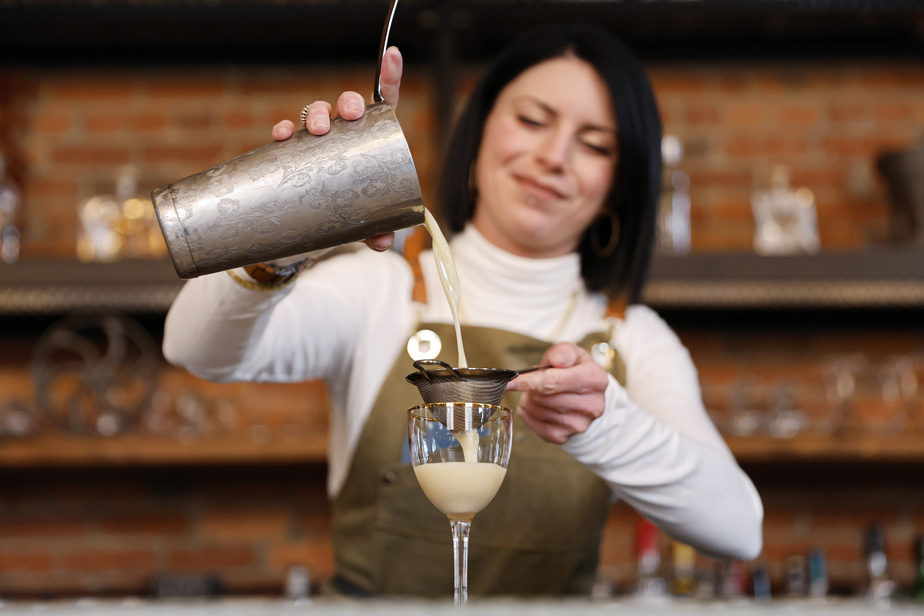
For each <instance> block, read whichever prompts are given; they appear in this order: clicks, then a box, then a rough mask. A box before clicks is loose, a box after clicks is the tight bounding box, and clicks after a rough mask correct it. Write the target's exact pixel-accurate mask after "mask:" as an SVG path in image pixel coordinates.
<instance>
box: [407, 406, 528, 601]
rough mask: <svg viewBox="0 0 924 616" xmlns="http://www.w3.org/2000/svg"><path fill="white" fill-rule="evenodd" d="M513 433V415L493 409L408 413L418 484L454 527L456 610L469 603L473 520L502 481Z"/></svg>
mask: <svg viewBox="0 0 924 616" xmlns="http://www.w3.org/2000/svg"><path fill="white" fill-rule="evenodd" d="M512 430H513V414H512V413H511V412H510V410H509V409H506V408H503V407H500V406H494V405H491V404H478V403H470V402H440V403H433V404H423V405H421V406H415V407H414V408H412V409H409V410H408V439H409V441H410V448H411V463H412V464H413V465H414V473H415V474H416V475H417V481H419V482H420V486H421V488H423V491H424V494H426V495H427V498H429V499H430V502H432V503H433V504H434V505H436V507H437V509H439V510H440V511H442V512H443V513H445V514H446V515H447V516H448V517H449V523H450V526H451V527H452V550H453V557H454V566H453V573H454V578H455V584H454V587H455V604H456V606H457V607H459V606H463V605H465V604H466V603H467V601H468V536H469V528H470V526H471V523H472V518H473V517H475V514H476V513H478V512H479V511H481V510H482V509H483V508H484V507H485V505H487V504H488V503H489V502H491V499H492V498H494V495H495V494H496V493H497V490H498V489H499V488H500V486H501V483H502V482H503V481H504V476H505V475H506V473H507V462H508V461H509V460H510V445H511V436H512Z"/></svg>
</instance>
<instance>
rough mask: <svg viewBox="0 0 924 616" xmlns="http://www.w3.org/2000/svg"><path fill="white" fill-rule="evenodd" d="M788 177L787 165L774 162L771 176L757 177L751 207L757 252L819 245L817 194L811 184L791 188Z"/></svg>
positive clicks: (808, 248) (792, 251)
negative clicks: (816, 209)
mask: <svg viewBox="0 0 924 616" xmlns="http://www.w3.org/2000/svg"><path fill="white" fill-rule="evenodd" d="M789 177H790V170H789V168H788V167H786V166H785V165H774V166H773V168H772V169H771V171H770V177H769V180H767V181H762V180H760V179H758V180H757V181H756V183H757V185H758V187H757V189H756V190H754V192H753V193H752V194H751V210H752V212H753V215H754V225H755V230H754V250H755V251H757V253H758V254H762V255H774V254H776V255H779V254H803V253H804V254H814V253H816V252H818V249H819V248H820V243H819V241H818V217H817V214H816V211H815V195H814V194H812V191H811V190H809V189H808V188H798V189H794V188H792V186H790V181H789Z"/></svg>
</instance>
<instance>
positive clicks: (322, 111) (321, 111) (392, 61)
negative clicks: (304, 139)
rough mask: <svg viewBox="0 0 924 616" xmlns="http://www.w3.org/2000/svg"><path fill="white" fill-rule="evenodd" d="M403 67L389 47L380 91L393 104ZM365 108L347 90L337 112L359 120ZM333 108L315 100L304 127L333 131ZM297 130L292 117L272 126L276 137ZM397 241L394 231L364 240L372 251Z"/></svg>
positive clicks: (283, 137)
mask: <svg viewBox="0 0 924 616" xmlns="http://www.w3.org/2000/svg"><path fill="white" fill-rule="evenodd" d="M403 70H404V61H403V59H402V58H401V52H400V51H398V48H397V47H389V48H388V49H386V50H385V55H384V57H383V58H382V75H381V83H382V86H381V92H382V98H384V99H385V102H387V103H388V104H389V105H391V106H392V107H397V106H398V91H399V90H400V89H401V74H402V72H403ZM365 110H366V103H365V101H364V100H363V97H362V95H361V94H359V93H357V92H352V91H347V92H344V93H343V94H341V95H340V98H339V99H337V114H336V115H339V116H340V117H342V118H343V119H344V120H358V119H359V118H361V117H362V116H363V113H364V112H365ZM331 111H332V107H331V104H330V103H328V102H327V101H315V102H313V103H311V104H310V105H309V106H308V114H307V115H306V117H305V128H307V129H308V131H309V132H311V133H312V134H314V135H324V134H326V133H327V131H329V130H330V120H331V117H332V114H331ZM294 133H295V124H294V123H293V122H292V121H291V120H283V121H281V122H279V123H278V124H276V126H274V127H273V139H275V140H276V141H284V140H286V139H288V138H289V137H291V136H292V135H293V134H294ZM394 241H395V234H394V233H383V234H382V235H376V236H375V237H371V238H369V239H367V240H364V243H365V244H366V245H367V246H369V248H371V249H373V250H377V251H379V252H382V251H384V250H388V249H389V248H390V247H391V245H392V243H393V242H394Z"/></svg>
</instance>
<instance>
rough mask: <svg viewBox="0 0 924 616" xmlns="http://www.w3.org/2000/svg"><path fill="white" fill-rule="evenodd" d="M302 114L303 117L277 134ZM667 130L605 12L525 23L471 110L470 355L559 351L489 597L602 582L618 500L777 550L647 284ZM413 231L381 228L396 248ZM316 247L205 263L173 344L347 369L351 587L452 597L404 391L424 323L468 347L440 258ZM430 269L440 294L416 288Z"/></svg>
mask: <svg viewBox="0 0 924 616" xmlns="http://www.w3.org/2000/svg"><path fill="white" fill-rule="evenodd" d="M401 71H402V66H401V57H400V54H399V53H398V51H397V50H396V49H394V48H392V49H389V50H388V52H387V53H386V56H385V59H384V63H383V95H384V96H385V99H386V100H388V101H389V102H390V103H391V104H392V105H395V104H396V103H397V98H398V92H399V86H400V78H401ZM363 107H364V103H363V100H362V97H361V96H360V95H358V94H356V93H354V92H347V93H344V94H343V95H341V97H340V99H339V100H338V103H337V112H338V113H339V114H340V115H341V116H343V117H344V118H346V119H356V118H358V117H360V116H361V115H362V113H363ZM331 111H332V108H331V106H330V105H329V104H327V103H323V102H317V103H312V104H311V105H309V106H307V107H306V109H305V111H304V113H303V118H304V120H303V121H304V123H305V125H306V127H307V128H308V129H309V130H310V131H312V132H314V133H316V134H324V133H325V132H326V131H327V130H328V128H329V125H330V114H331ZM293 130H294V126H293V125H292V123H291V122H287V121H284V122H281V123H280V124H277V125H276V126H275V127H274V129H273V134H274V137H276V138H277V139H285V138H288V137H289V136H290V135H291V134H292V131H293ZM660 136H661V135H660V121H659V119H658V114H657V109H656V105H655V101H654V97H653V94H652V92H651V88H650V85H649V83H648V80H647V78H646V77H645V74H644V72H643V70H642V69H641V67H640V64H639V63H638V61H637V60H636V59H635V58H634V57H633V56H632V55H631V53H630V52H629V51H628V50H627V49H625V48H624V46H623V45H622V44H621V43H619V42H618V41H616V40H615V39H613V38H612V37H611V36H610V35H608V34H607V33H605V32H603V31H600V30H597V29H594V28H588V27H553V28H547V29H543V30H539V31H535V32H532V33H530V34H529V35H527V36H526V37H524V38H521V39H520V40H518V41H517V42H516V43H515V44H514V45H513V46H512V47H511V49H510V50H508V51H507V52H506V53H504V54H503V55H502V56H501V57H500V58H499V59H498V60H497V61H496V62H495V64H494V65H493V66H492V67H491V68H490V69H489V70H488V72H487V73H486V75H485V77H484V78H483V79H482V81H481V82H480V85H479V86H478V87H477V88H476V90H475V92H474V94H473V96H472V98H471V100H470V101H469V103H468V105H467V107H466V109H465V110H464V112H463V113H462V115H461V117H460V120H459V122H458V124H457V127H456V130H455V132H454V135H453V137H452V140H451V142H450V144H449V148H448V152H449V153H450V154H449V155H448V157H447V160H446V167H445V171H444V173H443V177H442V184H441V198H442V206H443V211H444V212H445V221H447V222H448V225H449V229H451V231H453V232H456V235H455V236H454V237H453V240H452V243H451V246H452V251H453V257H454V259H455V264H456V268H457V270H458V276H459V280H460V284H461V289H462V291H461V293H462V308H461V313H462V315H461V316H462V321H463V341H464V342H465V349H466V354H467V355H468V357H469V364H470V365H477V366H493V367H506V368H514V369H516V368H523V367H526V366H529V365H533V364H536V363H544V364H550V365H551V366H552V368H551V369H548V370H542V371H537V372H532V373H528V374H524V375H521V376H520V377H519V378H517V379H516V380H514V381H513V382H511V384H510V386H509V387H508V394H507V396H508V397H507V398H505V402H504V403H505V405H508V406H511V407H512V408H517V417H518V419H519V422H518V427H517V429H516V433H517V438H516V441H515V444H514V447H513V456H512V458H511V462H510V466H509V469H508V472H507V477H506V479H505V481H504V484H503V486H502V487H501V491H500V492H499V493H498V495H497V496H496V497H495V499H494V501H492V503H491V504H490V505H489V506H488V507H487V508H486V509H485V510H484V511H482V512H481V513H479V514H478V517H477V519H478V521H477V522H476V523H475V529H476V530H475V532H474V533H473V534H472V539H471V553H470V569H469V584H470V585H469V588H470V592H471V593H472V594H473V595H477V594H505V595H536V594H553V595H562V594H584V595H586V594H588V593H589V592H590V588H591V586H592V584H593V580H594V573H595V570H596V566H597V559H598V547H599V541H600V536H601V531H602V527H603V524H604V522H605V519H606V516H607V513H608V509H609V506H610V505H611V503H612V502H613V499H614V498H618V499H623V500H625V501H626V502H628V503H629V504H630V505H632V506H633V507H634V508H635V509H636V510H637V511H638V512H639V513H640V514H641V515H643V516H645V517H646V518H648V519H650V520H651V521H653V522H655V523H656V524H657V525H658V526H659V527H660V528H661V529H662V530H664V531H665V532H667V533H668V534H670V535H671V536H672V537H674V538H675V539H677V540H680V541H683V542H685V543H688V544H691V545H692V546H694V547H695V548H697V549H698V550H700V551H701V552H702V553H704V554H706V555H709V556H714V557H722V558H737V559H751V558H754V557H756V556H757V554H758V553H759V552H760V549H761V520H762V515H763V513H762V507H761V502H760V499H759V497H758V495H757V493H756V491H755V490H754V487H753V485H752V484H751V482H750V481H749V479H748V478H747V477H746V476H745V475H744V473H743V472H742V471H741V469H740V468H739V467H738V466H737V464H736V463H735V461H734V459H733V457H732V455H731V453H730V452H729V450H728V448H727V447H726V446H725V444H724V442H723V441H722V439H721V437H720V436H719V435H718V433H717V431H716V430H715V428H714V426H713V425H712V423H711V422H710V421H709V419H708V416H707V414H706V412H705V410H704V408H703V404H702V401H701V397H700V392H699V386H698V383H697V375H696V371H695V369H694V367H693V365H692V362H691V360H690V357H689V354H688V353H687V351H686V350H685V349H684V348H683V346H682V345H681V343H680V341H679V340H678V339H677V337H676V336H675V335H674V334H673V332H672V331H671V330H670V329H669V327H668V326H667V325H666V324H665V323H664V322H663V321H662V320H661V319H660V318H659V317H658V316H657V315H656V314H655V313H654V312H653V311H652V310H650V309H648V308H646V307H645V306H643V305H640V304H638V303H637V302H638V299H639V295H640V292H641V288H642V285H643V282H644V277H645V273H646V271H647V267H648V262H649V259H650V253H651V246H652V239H653V221H654V218H655V208H656V203H657V195H658V189H659V183H660ZM391 241H392V237H390V236H381V237H377V238H373V239H371V240H369V241H367V243H368V244H369V245H370V246H371V247H372V248H374V249H376V250H377V251H382V250H385V249H386V248H387V247H388V245H389V244H390V243H391ZM310 261H312V259H308V260H305V261H299V262H298V263H296V264H295V266H294V267H289V268H287V267H286V266H285V265H286V264H274V265H272V266H269V267H267V266H256V267H250V268H245V269H244V270H239V271H236V272H230V273H231V276H228V275H226V274H216V275H213V276H208V277H204V278H201V279H196V280H193V281H190V282H189V283H187V285H186V286H185V287H184V289H183V291H182V292H181V293H180V295H179V297H178V298H177V300H176V303H175V304H174V306H173V308H172V309H171V311H170V313H169V315H168V317H167V323H166V335H165V341H164V353H165V356H166V357H167V358H168V359H169V360H170V361H171V362H173V363H175V364H178V365H182V366H185V367H186V368H188V369H189V370H190V371H191V372H193V373H194V374H197V375H199V376H201V377H204V378H208V379H212V380H216V381H235V380H254V381H295V380H304V379H317V378H323V379H325V380H326V381H327V383H328V385H329V390H330V396H331V405H332V409H331V413H332V415H331V434H330V452H331V453H330V471H329V485H328V489H329V493H330V496H331V498H332V500H333V531H334V557H335V562H336V566H337V577H336V578H335V581H334V587H335V588H336V589H337V590H339V591H340V592H345V593H351V594H360V595H361V594H394V595H424V596H434V595H440V594H450V593H451V592H452V575H451V567H452V563H451V558H450V553H451V552H450V551H449V532H448V528H447V527H448V525H447V523H446V519H445V516H444V515H443V514H441V513H440V512H438V511H437V510H436V509H435V508H434V507H433V506H432V505H430V503H429V502H428V501H427V500H426V498H425V497H424V496H423V494H422V492H421V490H420V488H419V486H418V485H417V482H416V480H415V478H414V476H413V472H412V470H411V469H410V467H409V465H408V463H407V461H406V459H403V458H404V456H403V455H402V446H403V444H404V441H405V440H406V437H405V436H404V422H405V417H404V413H403V411H404V410H405V409H407V408H408V407H410V406H413V405H415V404H418V403H419V402H420V400H419V396H418V394H417V392H416V390H415V389H414V388H413V387H412V386H410V385H408V384H407V383H405V382H404V376H405V375H406V374H408V373H409V372H412V371H413V368H412V366H411V362H412V357H411V356H413V355H414V354H415V353H417V352H419V351H420V350H421V349H420V348H419V346H415V341H416V340H417V338H416V337H415V333H416V332H419V331H422V330H430V331H434V332H436V333H437V335H438V336H439V339H440V340H441V343H442V352H441V353H440V358H441V359H444V360H445V361H449V362H450V363H452V362H454V361H455V352H456V349H455V346H454V344H455V341H454V337H453V335H452V329H451V317H450V311H449V305H448V302H447V301H446V298H445V296H444V295H443V293H442V291H441V287H440V284H439V280H438V277H437V274H436V267H435V265H434V264H433V261H432V258H431V257H430V256H429V254H427V253H424V254H423V255H421V257H420V261H419V265H420V268H421V270H422V277H421V280H419V281H417V282H416V284H415V277H414V274H413V269H412V267H411V265H410V264H409V263H408V262H407V260H405V259H404V258H403V257H402V256H400V255H398V254H397V253H396V252H394V251H387V252H384V254H376V252H371V251H367V250H362V251H354V252H351V253H348V254H340V255H337V256H335V257H332V258H328V259H325V260H320V261H318V262H316V263H310ZM308 265H311V267H307V266H308ZM300 267H306V270H305V271H303V272H302V273H300V274H299V275H298V277H297V279H295V283H294V284H289V282H291V276H292V275H293V274H292V271H294V270H297V269H299V268H300ZM280 271H282V272H283V275H280ZM421 283H422V284H421ZM421 287H423V289H424V290H425V292H426V298H425V299H424V300H422V301H414V300H413V299H412V294H413V293H414V291H415V288H416V290H417V291H420V290H421ZM203 305H207V306H209V309H208V310H203ZM588 349H593V352H590V351H589V350H588ZM409 354H410V355H411V356H409Z"/></svg>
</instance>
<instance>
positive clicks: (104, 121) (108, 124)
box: [86, 115, 123, 133]
mask: <svg viewBox="0 0 924 616" xmlns="http://www.w3.org/2000/svg"><path fill="white" fill-rule="evenodd" d="M122 121H123V119H122V118H121V117H120V116H114V115H105V116H91V117H89V118H87V122H86V123H87V130H89V131H90V132H94V133H111V132H113V131H117V130H119V128H120V127H121V126H122Z"/></svg>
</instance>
